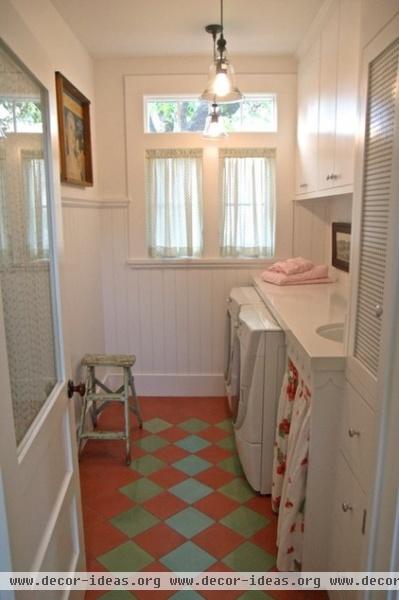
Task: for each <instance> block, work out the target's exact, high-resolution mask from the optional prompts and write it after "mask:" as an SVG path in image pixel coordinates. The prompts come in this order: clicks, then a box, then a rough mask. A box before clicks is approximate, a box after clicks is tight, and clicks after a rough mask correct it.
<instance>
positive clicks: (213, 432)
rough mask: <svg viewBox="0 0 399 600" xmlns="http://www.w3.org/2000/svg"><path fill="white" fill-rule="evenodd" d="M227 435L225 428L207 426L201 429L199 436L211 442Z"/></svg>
mask: <svg viewBox="0 0 399 600" xmlns="http://www.w3.org/2000/svg"><path fill="white" fill-rule="evenodd" d="M228 435H229V432H228V431H226V430H225V429H221V428H220V427H208V429H204V430H203V431H201V437H203V438H204V439H205V440H208V442H212V443H213V444H214V443H215V442H218V441H219V440H222V439H223V438H225V437H227V436H228Z"/></svg>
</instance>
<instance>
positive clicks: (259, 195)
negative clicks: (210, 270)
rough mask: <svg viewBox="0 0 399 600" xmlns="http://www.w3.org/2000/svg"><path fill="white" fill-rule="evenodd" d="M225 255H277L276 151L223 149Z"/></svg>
mask: <svg viewBox="0 0 399 600" xmlns="http://www.w3.org/2000/svg"><path fill="white" fill-rule="evenodd" d="M220 158H221V176H222V202H221V230H220V253H221V255H222V256H235V257H239V256H243V257H252V258H256V257H262V256H273V254H274V230H275V196H276V193H275V152H274V150H268V149H264V148H259V149H256V148H255V149H250V148H248V149H246V148H236V149H227V148H226V149H221V150H220Z"/></svg>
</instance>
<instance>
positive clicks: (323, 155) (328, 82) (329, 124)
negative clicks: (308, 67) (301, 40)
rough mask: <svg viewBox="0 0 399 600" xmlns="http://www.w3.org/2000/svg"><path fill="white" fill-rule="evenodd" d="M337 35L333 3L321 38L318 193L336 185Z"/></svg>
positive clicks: (334, 4)
mask: <svg viewBox="0 0 399 600" xmlns="http://www.w3.org/2000/svg"><path fill="white" fill-rule="evenodd" d="M338 32H339V3H338V2H333V4H332V5H331V9H330V12H329V15H328V17H327V19H326V23H325V25H324V27H323V30H322V32H321V36H320V107H319V170H318V172H319V177H318V188H319V190H325V189H328V188H330V187H331V185H332V183H333V179H331V175H333V174H334V151H335V116H336V105H337V102H336V93H337V54H338Z"/></svg>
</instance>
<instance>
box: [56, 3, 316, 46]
mask: <svg viewBox="0 0 399 600" xmlns="http://www.w3.org/2000/svg"><path fill="white" fill-rule="evenodd" d="M51 1H52V3H53V5H54V6H55V7H56V9H57V10H58V12H59V13H60V14H61V16H62V17H63V18H64V19H65V21H66V22H67V23H68V24H69V26H70V27H71V29H72V31H73V32H74V33H75V35H76V36H77V37H78V38H79V39H80V41H81V42H82V43H83V44H84V46H86V48H87V49H88V50H89V52H90V53H91V54H92V55H93V56H94V57H97V58H104V57H121V56H124V57H127V56H162V55H165V54H169V55H170V54H208V53H209V52H210V51H211V37H210V36H209V34H207V33H206V32H205V31H204V27H205V25H207V24H209V23H219V21H220V2H219V1H218V0H68V1H67V2H65V0H51ZM322 4H323V0H225V2H224V15H225V16H224V25H225V37H226V39H227V42H228V46H227V47H228V50H229V51H230V53H231V54H233V53H234V54H292V53H293V52H294V51H295V49H296V47H297V45H298V43H299V42H300V40H301V38H302V37H303V35H304V34H305V32H306V30H307V29H308V27H309V25H310V23H311V22H312V20H313V19H314V17H315V15H316V13H317V11H318V10H319V8H320V7H321V5H322Z"/></svg>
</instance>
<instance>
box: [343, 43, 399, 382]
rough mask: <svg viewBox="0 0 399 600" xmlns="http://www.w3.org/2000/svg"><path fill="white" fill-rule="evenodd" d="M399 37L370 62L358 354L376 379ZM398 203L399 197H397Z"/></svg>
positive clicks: (356, 321)
mask: <svg viewBox="0 0 399 600" xmlns="http://www.w3.org/2000/svg"><path fill="white" fill-rule="evenodd" d="M398 59H399V40H396V41H395V42H394V43H392V44H391V45H390V46H388V47H387V48H386V50H384V51H383V52H382V53H381V54H380V55H379V56H377V57H376V58H375V59H374V60H373V61H372V62H371V63H370V64H369V73H368V90H367V109H366V110H367V112H366V131H365V145H364V170H363V190H362V212H361V229H360V253H359V257H360V258H359V271H358V291H357V302H356V320H355V330H354V348H353V355H354V357H355V358H356V359H357V360H358V361H359V362H360V363H361V365H362V366H363V367H365V368H366V369H367V371H368V372H369V373H370V374H371V375H372V376H373V377H377V372H378V364H379V355H380V340H381V326H382V310H383V300H384V285H385V270H386V263H387V260H389V257H388V256H387V245H388V230H389V214H390V202H391V201H392V199H391V179H392V168H393V149H394V134H395V118H396V115H395V108H396V94H397V86H398V76H397V74H398ZM396 201H397V199H396Z"/></svg>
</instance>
